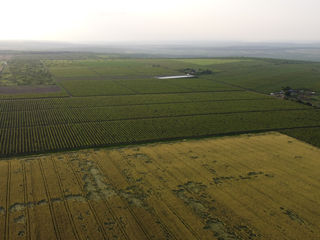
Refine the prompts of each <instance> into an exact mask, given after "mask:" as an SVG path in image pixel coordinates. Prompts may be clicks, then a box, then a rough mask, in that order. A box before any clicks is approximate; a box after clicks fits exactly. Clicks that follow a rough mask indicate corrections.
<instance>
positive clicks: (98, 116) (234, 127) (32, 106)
mask: <svg viewBox="0 0 320 240" xmlns="http://www.w3.org/2000/svg"><path fill="white" fill-rule="evenodd" d="M10 64H11V66H15V68H13V69H14V70H12V71H11V70H10V73H12V74H13V75H14V74H18V75H19V74H20V75H19V76H24V74H25V73H26V77H25V80H26V81H25V82H24V83H26V84H27V85H21V86H20V85H19V86H13V87H8V86H5V87H0V111H1V115H0V144H1V146H3V147H2V148H0V157H9V156H12V155H17V154H31V153H45V152H48V151H62V150H70V149H81V148H87V147H97V146H110V145H121V144H132V143H141V142H151V141H162V140H168V139H179V138H180V139H181V138H193V137H203V136H217V135H231V134H239V133H250V132H262V131H269V130H279V131H282V130H283V131H287V132H288V134H290V135H291V134H292V135H293V136H298V137H299V138H300V139H303V140H305V141H307V142H309V143H312V144H314V145H316V146H320V141H319V140H318V139H319V137H318V134H317V131H310V130H307V129H318V127H320V124H319V119H320V111H319V110H318V109H315V108H312V107H309V106H306V105H303V104H298V103H295V102H291V101H285V100H280V99H276V98H273V97H270V96H268V95H267V94H268V93H270V92H271V91H279V90H280V89H281V87H282V86H287V85H289V86H291V87H299V86H305V87H310V88H312V89H315V91H316V90H317V84H318V82H319V81H318V79H319V78H318V77H319V76H320V75H319V74H318V70H317V69H318V66H320V65H319V63H309V62H298V61H287V60H274V59H247V58H232V59H226V58H217V59H207V58H206V59H160V58H123V57H120V56H108V57H107V58H105V57H104V58H102V57H99V56H98V55H93V54H91V55H90V54H88V55H86V54H82V55H76V54H71V55H70V56H69V55H68V54H66V53H64V54H62V53H61V54H59V53H56V54H53V53H52V54H51V55H50V54H43V55H41V54H38V55H36V56H31V55H26V56H19V58H11V59H10V62H9V65H10ZM8 69H9V68H8ZM19 69H20V70H19ZM28 69H31V70H30V71H29V70H28ZM201 69H202V70H210V71H208V72H209V73H210V72H211V74H208V72H207V73H205V74H202V72H201ZM186 71H195V72H196V78H189V79H156V77H157V76H168V75H180V74H185V72H186ZM197 72H198V73H199V74H197ZM35 73H37V74H38V75H37V74H36V75H35V76H36V78H35V79H33V78H32V76H33V75H34V74H35ZM41 74H45V75H46V76H48V78H44V79H43V81H42V83H41V84H40V85H37V84H36V85H34V84H35V83H37V81H38V80H39V78H37V77H40V79H42V77H41V76H42V75H41ZM13 75H12V76H13ZM18 75H17V76H18ZM23 79H24V78H23ZM28 79H33V80H32V81H31V82H28V81H27V80H28ZM47 80H48V81H47ZM49 80H50V81H49ZM51 83H52V85H51ZM319 89H320V88H319ZM264 93H267V94H264ZM304 130H305V131H304ZM299 131H300V132H305V133H306V134H305V136H302V135H303V134H300V132H299ZM298 132H299V133H298Z"/></svg>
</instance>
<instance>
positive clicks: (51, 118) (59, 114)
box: [0, 99, 320, 128]
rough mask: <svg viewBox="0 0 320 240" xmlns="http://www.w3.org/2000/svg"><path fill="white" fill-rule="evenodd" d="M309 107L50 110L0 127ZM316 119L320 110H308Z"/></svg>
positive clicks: (267, 103)
mask: <svg viewBox="0 0 320 240" xmlns="http://www.w3.org/2000/svg"><path fill="white" fill-rule="evenodd" d="M292 109H305V110H309V109H310V108H309V107H307V106H304V105H299V104H296V103H293V102H287V101H281V100H278V99H272V100H265V99H261V100H254V101H251V100H243V101H239V100H235V101H221V102H219V101H218V102H189V103H170V104H150V105H132V106H110V107H95V108H70V109H51V110H38V111H16V112H3V113H2V114H0V128H16V127H30V126H39V125H41V126H45V125H53V124H67V123H81V122H97V121H114V120H124V119H143V118H159V117H162V118H163V117H175V116H184V115H201V114H202V115H203V114H221V113H233V112H250V111H278V110H284V111H287V110H292ZM310 112H311V113H312V114H313V115H317V116H319V114H320V111H310Z"/></svg>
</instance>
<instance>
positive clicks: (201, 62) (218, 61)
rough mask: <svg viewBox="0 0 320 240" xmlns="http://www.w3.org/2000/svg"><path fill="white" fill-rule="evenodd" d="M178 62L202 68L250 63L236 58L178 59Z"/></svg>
mask: <svg viewBox="0 0 320 240" xmlns="http://www.w3.org/2000/svg"><path fill="white" fill-rule="evenodd" d="M179 61H182V62H186V63H192V64H197V65H204V66H209V65H218V64H226V63H237V62H247V61H252V60H250V59H241V58H236V59H223V58H220V59H219V58H217V59H210V58H208V59H203V58H202V59H201V58H200V59H195V58H194V59H181V60H180V59H179Z"/></svg>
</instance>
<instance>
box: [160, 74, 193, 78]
mask: <svg viewBox="0 0 320 240" xmlns="http://www.w3.org/2000/svg"><path fill="white" fill-rule="evenodd" d="M193 77H195V76H194V75H190V74H188V75H180V76H164V77H156V78H157V79H175V78H193Z"/></svg>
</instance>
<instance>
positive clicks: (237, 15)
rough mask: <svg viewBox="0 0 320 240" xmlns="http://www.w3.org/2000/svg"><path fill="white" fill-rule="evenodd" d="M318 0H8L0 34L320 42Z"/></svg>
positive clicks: (1, 7)
mask: <svg viewBox="0 0 320 240" xmlns="http://www.w3.org/2000/svg"><path fill="white" fill-rule="evenodd" d="M319 10H320V1H319V0H161V1H159V0H111V1H110V0H90V1H84V0H28V1H26V0H6V1H1V3H0V23H1V30H0V40H46V41H63V42H75V43H81V42H83V43H84V42H100V43H104V42H130V41H132V42H162V41H166V42H170V41H188V42H190V41H243V42H273V41H274V42H320V14H319Z"/></svg>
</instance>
